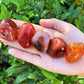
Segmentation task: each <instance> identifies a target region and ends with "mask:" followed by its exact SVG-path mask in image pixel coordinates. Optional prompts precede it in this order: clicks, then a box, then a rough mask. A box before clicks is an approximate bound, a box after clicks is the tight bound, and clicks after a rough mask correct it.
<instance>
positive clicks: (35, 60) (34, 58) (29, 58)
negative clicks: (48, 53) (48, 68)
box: [9, 48, 42, 66]
mask: <svg viewBox="0 0 84 84" xmlns="http://www.w3.org/2000/svg"><path fill="white" fill-rule="evenodd" d="M9 53H10V54H11V55H13V56H14V57H16V58H19V59H22V60H24V61H26V62H29V63H32V64H34V65H37V66H41V65H42V64H41V58H40V56H38V55H34V54H30V53H26V52H23V51H21V50H18V49H14V48H11V49H10V50H9Z"/></svg>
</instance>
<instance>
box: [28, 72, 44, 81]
mask: <svg viewBox="0 0 84 84" xmlns="http://www.w3.org/2000/svg"><path fill="white" fill-rule="evenodd" d="M28 78H29V79H34V80H37V79H41V78H44V76H43V75H42V74H41V73H40V72H38V71H35V72H33V73H30V74H29V76H28Z"/></svg>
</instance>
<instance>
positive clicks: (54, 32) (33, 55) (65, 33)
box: [1, 19, 84, 75]
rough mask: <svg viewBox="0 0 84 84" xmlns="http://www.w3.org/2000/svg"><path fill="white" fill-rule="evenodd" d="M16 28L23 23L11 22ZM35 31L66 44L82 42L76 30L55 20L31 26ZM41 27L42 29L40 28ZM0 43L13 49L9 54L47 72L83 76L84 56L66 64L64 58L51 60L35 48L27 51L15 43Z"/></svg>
mask: <svg viewBox="0 0 84 84" xmlns="http://www.w3.org/2000/svg"><path fill="white" fill-rule="evenodd" d="M13 21H14V22H15V23H16V24H17V26H18V27H20V26H21V25H22V24H23V23H24V22H23V21H19V20H13ZM33 25H34V27H35V29H36V30H43V31H46V32H47V33H49V35H50V37H51V38H52V37H61V38H63V39H64V40H65V41H66V43H67V44H69V43H70V42H83V40H84V34H83V33H82V32H81V31H80V30H78V29H77V28H76V27H75V26H73V25H71V24H69V23H66V22H64V21H60V20H57V19H45V20H44V19H42V20H40V25H41V26H39V25H35V24H33ZM42 26H43V27H42ZM1 41H2V42H4V43H6V44H8V45H10V46H12V47H14V48H11V49H10V50H9V53H10V54H11V55H13V56H15V57H17V58H19V59H22V60H24V61H27V62H30V63H32V64H35V65H37V66H39V67H42V68H44V69H46V70H48V71H51V72H56V73H61V74H65V75H84V67H83V64H84V56H82V58H81V59H80V60H79V61H77V62H75V63H72V64H70V63H68V62H67V61H66V60H65V57H61V58H52V57H50V56H49V55H48V54H46V53H40V52H38V51H37V50H36V49H35V48H33V47H31V48H28V49H24V48H22V47H21V46H20V45H19V43H18V42H17V40H16V41H14V42H9V41H6V40H3V39H1Z"/></svg>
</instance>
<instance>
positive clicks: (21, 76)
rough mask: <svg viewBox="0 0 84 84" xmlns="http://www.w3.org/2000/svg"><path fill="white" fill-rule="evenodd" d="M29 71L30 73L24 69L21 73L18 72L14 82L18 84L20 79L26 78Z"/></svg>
mask: <svg viewBox="0 0 84 84" xmlns="http://www.w3.org/2000/svg"><path fill="white" fill-rule="evenodd" d="M29 73H30V72H29V71H25V72H23V73H22V74H20V75H19V76H17V78H16V80H15V84H19V83H21V82H22V81H24V80H26V79H27V76H28V75H29Z"/></svg>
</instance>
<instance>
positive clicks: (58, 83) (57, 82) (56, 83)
mask: <svg viewBox="0 0 84 84" xmlns="http://www.w3.org/2000/svg"><path fill="white" fill-rule="evenodd" d="M60 83H61V81H60V80H58V79H56V80H53V81H51V84H60Z"/></svg>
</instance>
